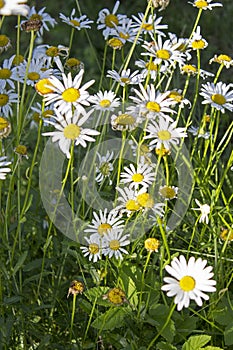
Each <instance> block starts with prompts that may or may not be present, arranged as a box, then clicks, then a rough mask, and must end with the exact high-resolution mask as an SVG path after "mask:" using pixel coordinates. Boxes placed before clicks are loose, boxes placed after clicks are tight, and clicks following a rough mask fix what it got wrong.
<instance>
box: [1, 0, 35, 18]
mask: <svg viewBox="0 0 233 350" xmlns="http://www.w3.org/2000/svg"><path fill="white" fill-rule="evenodd" d="M26 2H27V0H4V1H2V2H1V8H0V15H1V16H10V15H17V16H18V15H22V16H27V14H28V13H29V10H30V8H29V6H27V5H26V4H25V3H26Z"/></svg>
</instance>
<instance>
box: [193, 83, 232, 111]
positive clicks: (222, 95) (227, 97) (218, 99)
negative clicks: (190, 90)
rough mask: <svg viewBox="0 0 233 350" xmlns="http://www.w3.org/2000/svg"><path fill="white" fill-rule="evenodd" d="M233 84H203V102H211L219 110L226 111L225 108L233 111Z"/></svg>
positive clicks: (201, 93)
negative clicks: (232, 88)
mask: <svg viewBox="0 0 233 350" xmlns="http://www.w3.org/2000/svg"><path fill="white" fill-rule="evenodd" d="M231 87H232V84H228V85H227V84H225V83H222V82H218V83H217V84H214V83H210V82H208V83H206V84H202V87H201V92H200V95H201V96H203V97H204V101H202V103H203V104H208V103H209V104H210V105H211V106H212V107H214V108H216V109H217V110H218V111H221V112H222V113H225V109H228V110H229V111H231V112H232V111H233V103H231V102H232V101H233V90H230V89H231Z"/></svg>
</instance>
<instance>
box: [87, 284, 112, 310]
mask: <svg viewBox="0 0 233 350" xmlns="http://www.w3.org/2000/svg"><path fill="white" fill-rule="evenodd" d="M109 289H110V288H109V287H93V288H90V289H88V290H87V291H85V292H84V295H85V296H86V297H87V299H88V300H89V301H90V302H91V303H97V304H98V305H103V306H112V304H111V303H110V302H109V301H108V300H104V299H103V296H104V295H105V294H106V293H107V292H108V291H109Z"/></svg>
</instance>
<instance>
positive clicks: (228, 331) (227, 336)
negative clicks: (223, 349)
mask: <svg viewBox="0 0 233 350" xmlns="http://www.w3.org/2000/svg"><path fill="white" fill-rule="evenodd" d="M224 340H225V344H226V345H228V346H229V345H232V344H233V322H231V323H230V324H229V325H228V326H226V328H225V331H224Z"/></svg>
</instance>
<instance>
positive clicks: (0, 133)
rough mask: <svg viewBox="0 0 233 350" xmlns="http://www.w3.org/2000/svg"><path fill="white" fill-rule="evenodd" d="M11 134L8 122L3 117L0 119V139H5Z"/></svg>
mask: <svg viewBox="0 0 233 350" xmlns="http://www.w3.org/2000/svg"><path fill="white" fill-rule="evenodd" d="M10 132H11V124H10V122H9V121H8V120H7V119H6V118H3V117H0V139H1V138H3V137H7V136H8V135H9V134H10Z"/></svg>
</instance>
